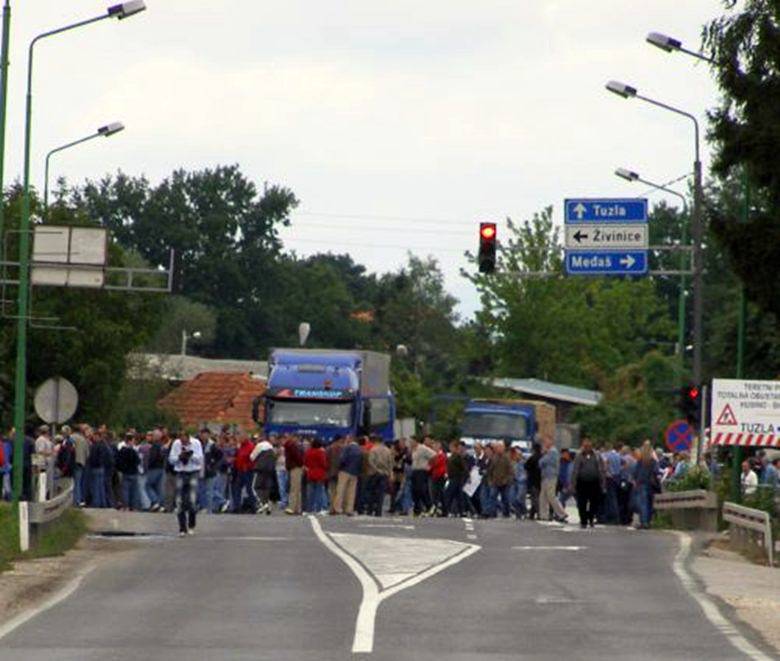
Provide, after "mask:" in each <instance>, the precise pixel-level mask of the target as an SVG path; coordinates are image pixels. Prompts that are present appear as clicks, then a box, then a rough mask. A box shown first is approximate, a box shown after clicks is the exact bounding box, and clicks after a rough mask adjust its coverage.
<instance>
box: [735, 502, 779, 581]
mask: <svg viewBox="0 0 780 661" xmlns="http://www.w3.org/2000/svg"><path fill="white" fill-rule="evenodd" d="M723 520H724V521H728V522H729V526H730V542H731V545H732V547H733V548H736V549H738V550H740V551H741V550H744V549H745V548H749V547H755V546H758V547H761V546H762V545H763V550H764V551H765V552H766V554H767V559H768V560H769V566H770V567H773V566H774V551H775V542H774V539H773V537H772V518H771V517H770V516H769V513H768V512H764V511H763V510H754V509H753V508H751V507H745V506H744V505H737V504H736V503H729V502H726V503H723ZM759 537H762V538H763V544H762V543H761V542H759Z"/></svg>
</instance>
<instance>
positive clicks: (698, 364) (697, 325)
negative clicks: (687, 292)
mask: <svg viewBox="0 0 780 661" xmlns="http://www.w3.org/2000/svg"><path fill="white" fill-rule="evenodd" d="M607 89H608V90H609V91H610V92H612V93H613V94H617V95H618V96H620V97H622V98H624V99H631V98H637V99H640V100H641V101H645V102H646V103H649V104H651V105H654V106H657V107H659V108H663V109H664V110H668V111H670V112H673V113H675V114H677V115H681V116H682V117H687V118H688V119H690V120H691V121H692V122H693V128H694V161H693V213H692V214H691V237H692V238H693V380H694V381H695V382H696V383H701V378H702V336H703V333H702V318H703V311H704V301H703V297H702V295H703V291H702V290H703V282H702V275H703V270H704V269H703V266H704V265H703V263H702V235H703V227H702V216H701V213H702V201H703V193H702V169H701V157H700V150H701V147H700V140H699V122H698V120H697V119H696V117H694V116H693V115H692V114H691V113H689V112H685V111H684V110H680V109H679V108H675V107H674V106H670V105H668V104H666V103H662V102H661V101H656V100H655V99H651V98H648V97H646V96H642V95H641V94H639V92H638V91H637V89H636V88H635V87H631V86H630V85H626V84H625V83H619V82H617V81H615V80H611V81H609V82H608V83H607Z"/></svg>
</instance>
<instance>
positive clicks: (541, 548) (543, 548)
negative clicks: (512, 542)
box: [512, 546, 588, 551]
mask: <svg viewBox="0 0 780 661" xmlns="http://www.w3.org/2000/svg"><path fill="white" fill-rule="evenodd" d="M586 548H588V547H587V546H513V547H512V550H513V551H582V550H583V549H586Z"/></svg>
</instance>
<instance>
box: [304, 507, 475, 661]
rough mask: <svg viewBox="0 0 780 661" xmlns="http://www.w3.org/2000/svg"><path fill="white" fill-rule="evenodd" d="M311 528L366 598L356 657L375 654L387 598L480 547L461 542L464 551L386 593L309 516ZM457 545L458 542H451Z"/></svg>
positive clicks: (359, 621)
mask: <svg viewBox="0 0 780 661" xmlns="http://www.w3.org/2000/svg"><path fill="white" fill-rule="evenodd" d="M309 521H310V523H311V527H312V529H313V530H314V534H315V535H316V536H317V539H319V540H320V542H322V544H323V545H324V546H325V547H326V548H327V549H328V550H329V551H330V552H331V553H333V554H334V555H335V556H337V557H338V558H339V559H340V560H341V561H342V562H343V563H344V564H346V565H347V567H349V568H350V569H351V570H352V573H353V574H355V576H356V577H357V579H358V580H359V581H360V585H361V587H362V591H363V598H362V600H361V602H360V608H359V609H358V614H357V619H356V621H355V636H354V638H353V642H352V653H353V654H370V653H372V652H373V651H374V629H375V624H376V613H377V609H378V607H379V604H380V603H382V601H384V600H385V599H387V598H389V597H391V596H393V595H394V594H396V593H398V592H400V591H401V590H404V589H406V588H410V587H412V586H414V585H417V584H418V583H421V582H422V581H424V580H426V579H428V578H430V577H432V576H434V575H436V574H438V573H439V572H441V571H443V570H444V569H446V568H447V567H450V566H452V565H454V564H456V563H458V562H460V561H461V560H464V559H466V558H467V557H468V556H470V555H472V554H473V553H476V552H477V551H479V550H480V548H481V547H479V546H477V545H476V544H465V543H460V546H461V550H460V551H458V552H456V553H454V554H453V555H451V556H450V557H448V558H447V559H446V560H444V561H442V562H440V563H439V564H435V565H432V566H429V567H428V568H427V569H425V570H423V571H421V572H419V573H417V574H415V575H413V576H410V577H409V578H406V579H404V580H402V581H401V582H399V583H397V584H395V585H392V586H391V587H388V588H386V589H384V590H381V589H380V583H379V580H378V579H377V578H375V577H374V576H372V575H371V574H370V573H369V571H368V570H367V569H366V567H364V566H363V564H362V563H361V562H360V561H358V559H357V558H355V557H354V556H352V555H351V554H350V553H348V552H347V551H345V550H344V549H343V548H342V547H341V546H339V545H338V544H337V543H336V542H335V541H333V539H331V537H330V536H329V535H328V534H327V533H325V531H323V529H322V526H321V525H320V522H319V521H318V520H317V519H316V518H315V517H313V516H310V517H309ZM452 543H453V544H457V543H456V542H452Z"/></svg>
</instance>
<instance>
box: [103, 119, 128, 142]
mask: <svg viewBox="0 0 780 661" xmlns="http://www.w3.org/2000/svg"><path fill="white" fill-rule="evenodd" d="M124 130H125V125H124V124H122V122H111V123H110V124H106V125H105V126H101V127H100V128H99V129H98V130H97V132H98V133H99V134H100V135H102V136H104V137H106V138H107V137H109V136H111V135H114V134H115V133H119V132H120V131H124Z"/></svg>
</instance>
